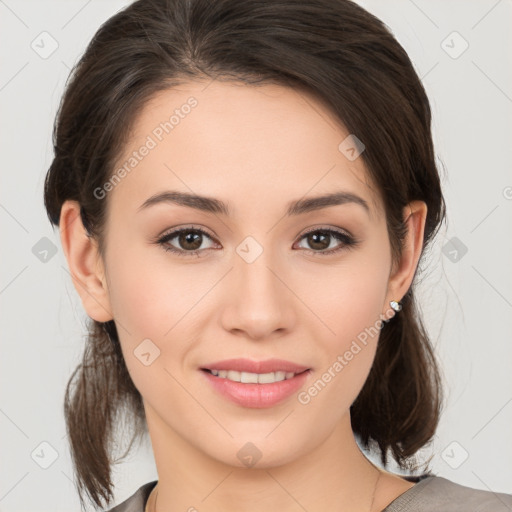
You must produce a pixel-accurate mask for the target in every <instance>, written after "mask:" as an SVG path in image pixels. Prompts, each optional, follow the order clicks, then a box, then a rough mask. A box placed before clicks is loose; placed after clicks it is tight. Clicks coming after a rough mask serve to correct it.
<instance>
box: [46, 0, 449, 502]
mask: <svg viewBox="0 0 512 512" xmlns="http://www.w3.org/2000/svg"><path fill="white" fill-rule="evenodd" d="M212 79H215V80H222V81H236V82H243V83H246V84H253V85H258V84H279V85H284V86H287V87H291V88H295V89H302V90H306V91H308V92H310V93H312V94H314V95H315V96H316V97H317V98H319V99H320V100H322V101H323V102H325V104H326V105H328V107H329V108H330V109H331V111H332V112H333V114H334V115H335V116H337V118H338V119H339V120H340V122H341V123H343V125H344V126H345V127H346V128H347V130H348V132H349V133H351V134H355V135H356V136H357V138H358V139H360V140H361V141H362V142H363V143H364V145H365V150H364V152H363V153H362V154H361V156H360V158H362V159H363V162H364V164H365V168H366V169H367V173H368V177H369V179H370V181H371V183H372V184H373V185H374V187H375V189H376V190H377V191H378V192H379V194H380V196H381V197H382V200H383V204H384V208H385V215H386V224H387V231H388V235H389V239H390V245H391V250H392V257H393V261H394V262H397V261H399V260H400V257H401V251H402V246H403V241H404V237H405V234H406V225H405V223H404V219H403V216H402V213H403V208H404V206H406V205H407V203H409V202H410V201H413V200H421V201H424V202H425V203H426V205H427V208H428V211H427V218H426V225H425V231H424V240H423V249H422V258H423V257H424V254H425V250H426V249H427V246H428V245H429V243H430V242H431V240H432V239H433V237H434V236H435V234H436V233H437V231H438V229H439V227H440V225H441V224H442V222H443V221H444V220H445V215H446V212H445V203H444V199H443V194H442V191H441V183H440V177H439V172H438V169H437V166H436V160H435V155H434V148H433V140H432V133H431V109H430V105H429V101H428V98H427V95H426V92H425V90H424V87H423V85H422V83H421V81H420V79H419V77H418V75H417V73H416V72H415V70H414V67H413V65H412V63H411V61H410V59H409V57H408V55H407V53H406V52H405V50H404V49H403V48H402V46H401V45H400V44H399V43H398V42H397V40H396V39H395V38H394V36H393V35H392V33H391V31H390V30H389V28H388V27H387V26H386V25H385V24H384V23H383V22H382V21H381V20H379V19H378V18H376V17H375V16H373V15H372V14H371V13H369V12H367V11H366V10H365V9H363V8H362V7H360V6H359V5H358V4H356V3H354V2H352V1H350V0H307V1H304V0H139V1H136V2H134V3H132V4H130V5H129V6H127V7H126V8H124V9H123V10H121V11H119V12H118V13H116V14H115V15H114V16H112V17H111V18H110V19H108V20H107V21H106V22H105V23H104V24H103V25H102V26H101V27H100V28H99V30H98V31H97V32H96V34H95V35H94V37H93V39H92V40H91V42H90V43H89V45H88V47H87V49H86V51H85V53H84V54H83V56H82V57H81V58H80V60H79V61H78V62H77V64H76V65H75V67H74V68H73V70H72V72H71V75H70V78H69V80H68V83H67V84H66V89H65V92H64V95H63V97H62V100H61V103H60V107H59V110H58V113H57V116H56V119H55V125H54V130H53V146H54V158H53V161H52V163H51V166H50V168H49V170H48V173H47V175H46V180H45V190H44V202H45V207H46V210H47V213H48V217H49V219H50V222H51V223H52V224H53V225H54V226H58V225H59V221H60V213H61V207H62V204H63V202H64V201H66V200H68V199H69V200H75V201H78V203H79V204H80V215H81V220H82V222H83V224H84V227H85V229H86V230H87V233H88V234H89V235H90V236H92V237H94V238H95V239H96V240H97V241H98V244H99V251H100V254H102V255H104V252H103V251H104V248H105V242H106V240H105V236H104V233H105V231H104V228H105V208H106V204H107V202H108V196H107V197H106V199H105V200H102V199H99V198H98V197H97V194H96V195H95V194H94V190H95V189H97V188H98V187H101V186H102V185H103V184H104V183H105V182H107V181H108V180H109V178H110V177H111V176H112V174H113V172H114V170H115V169H114V165H115V162H116V160H117V159H118V158H119V155H120V154H121V152H122V151H123V149H124V148H125V144H126V141H127V137H128V134H129V131H130V129H131V127H132V126H133V123H134V120H135V119H136V116H137V115H138V114H139V113H140V111H141V109H142V108H143V107H144V105H145V104H146V103H147V102H148V101H149V100H150V99H151V98H152V97H153V96H154V94H155V93H157V92H159V91H163V90H166V89H169V88H172V87H173V86H176V85H179V84H181V83H186V82H190V81H194V80H212ZM340 142H341V141H340ZM421 261H422V260H420V262H421ZM420 273H421V270H420V265H418V268H417V269H416V274H415V279H414V281H413V284H412V285H411V287H410V288H409V290H408V291H407V293H406V294H405V296H404V297H403V298H402V304H403V309H402V311H401V312H400V313H399V314H397V315H396V316H395V317H393V318H392V319H391V320H390V321H389V322H387V323H385V324H384V325H383V327H382V328H381V330H380V333H379V341H378V346H377V352H376V355H375V360H374V363H373V366H372V368H371V370H370V373H369V376H368V379H367V381H366V382H365V384H364V386H363V388H362V390H361V392H360V394H359V395H358V397H357V399H356V400H355V401H354V403H353V404H352V405H351V408H350V412H351V421H352V428H353V431H354V433H355V435H356V436H357V438H358V439H359V440H360V441H361V443H362V445H363V446H365V447H366V448H368V449H370V450H372V451H375V453H377V454H378V456H379V457H380V459H381V461H382V464H383V465H384V466H387V465H388V464H389V455H391V456H392V457H393V459H394V460H395V461H396V463H397V464H398V465H399V466H400V467H401V468H404V469H407V470H412V469H414V468H415V467H416V466H415V460H416V458H415V454H416V452H417V451H418V450H419V449H420V448H422V447H424V446H425V445H426V444H427V443H428V442H429V441H431V439H432V438H433V435H434V434H435V431H436V428H437V425H438V421H439V416H440V413H441V410H442V402H443V396H442V386H441V382H442V379H441V374H440V369H439V366H438V363H437V361H436V357H435V353H434V349H433V346H432V344H431V341H430V339H429V336H428V334H427V332H426V329H425V327H424V325H423V323H422V318H421V311H420V309H419V307H418V304H417V302H416V299H415V295H414V288H415V285H416V284H417V280H418V277H419V274H420ZM87 329H88V332H87V337H86V341H85V347H84V350H83V357H82V361H81V363H80V364H79V365H78V367H77V368H76V370H75V371H74V373H73V374H72V375H71V377H70V379H69V381H68V383H67V387H66V393H65V398H64V413H65V421H66V428H67V432H68V436H69V443H70V451H71V455H72V460H73V465H74V470H75V481H76V486H77V490H78V493H79V496H80V501H81V504H82V508H83V509H85V506H84V503H85V500H84V497H85V495H87V497H88V499H89V501H90V502H92V503H93V504H94V506H95V507H98V508H99V507H102V506H103V503H102V502H105V504H107V505H108V504H109V503H110V502H111V501H112V499H113V496H114V489H113V480H112V470H113V465H114V464H116V463H118V462H119V461H120V460H122V459H123V457H125V456H126V453H128V452H129V451H130V450H131V448H132V445H133V443H134V441H135V440H136V439H142V438H143V435H144V434H146V433H147V425H146V422H145V414H144V408H143V403H142V398H141V395H140V393H139V391H138V390H137V388H136V387H135V385H134V384H133V382H132V380H131V378H130V375H129V373H128V370H127V367H126V365H125V361H124V359H123V355H122V352H121V347H120V344H119V337H118V333H117V329H116V324H115V319H114V320H111V321H109V322H106V323H100V322H97V321H95V320H93V319H88V324H87ZM122 420H126V424H127V425H128V426H129V428H130V433H131V437H130V439H131V441H130V444H129V446H128V449H127V451H126V452H125V454H124V455H123V457H121V458H120V459H115V457H114V448H115V447H116V446H117V444H116V439H118V437H116V436H117V435H118V430H119V426H120V425H121V424H122ZM123 424H124V423H123Z"/></svg>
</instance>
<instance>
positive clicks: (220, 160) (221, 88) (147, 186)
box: [113, 81, 382, 216]
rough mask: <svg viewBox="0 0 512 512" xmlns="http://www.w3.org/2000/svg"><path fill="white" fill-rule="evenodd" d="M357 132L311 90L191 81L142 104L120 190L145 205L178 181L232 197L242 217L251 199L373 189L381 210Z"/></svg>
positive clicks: (372, 199) (376, 211) (123, 158)
mask: <svg viewBox="0 0 512 512" xmlns="http://www.w3.org/2000/svg"><path fill="white" fill-rule="evenodd" d="M349 135H350V134H349V132H348V131H347V130H346V128H345V127H344V126H343V124H342V123H341V122H340V121H339V119H338V118H337V117H336V116H335V115H334V114H333V112H332V111H331V110H330V109H329V108H328V106H327V105H326V103H325V102H323V101H322V100H319V99H318V98H316V97H315V96H313V95H312V94H310V93H308V92H307V91H306V90H303V89H295V88H294V89H292V88H290V87H284V86H281V85H276V84H265V85H258V86H254V85H246V84H243V83H240V82H219V81H213V82H189V83H183V84H181V85H180V86H176V87H173V88H171V89H167V90H164V91H160V92H158V93H157V94H155V95H154V96H153V97H152V98H151V99H150V100H149V101H148V102H147V103H146V104H145V105H144V107H143V108H142V110H141V111H140V112H139V114H138V116H137V118H136V119H135V120H134V122H133V125H132V129H131V133H130V136H129V138H128V140H127V142H126V145H125V151H124V152H123V154H122V155H120V158H119V159H118V160H117V162H116V166H115V169H119V168H121V167H124V168H125V170H127V171H128V172H125V173H124V174H125V175H126V178H124V179H123V180H122V181H123V183H120V185H119V186H116V187H115V190H114V191H113V195H114V196H124V197H126V196H127V195H129V196H130V197H131V198H132V199H133V201H134V202H137V204H138V205H140V204H141V203H142V202H143V201H144V200H145V199H147V197H148V195H150V194H154V193H156V192H161V191H163V190H164V189H166V188H167V189H172V190H177V189H178V190H182V191H186V192H193V193H196V194H202V195H208V196H215V197H218V198H229V199H226V202H229V203H230V210H232V211H233V212H234V214H235V215H236V213H237V208H240V206H243V203H244V200H245V199H248V198H250V197H255V198H256V197H259V198H260V199H261V198H262V197H263V198H265V201H266V202H267V203H268V202H272V201H281V203H283V202H286V203H288V202H289V200H290V199H297V198H300V197H303V196H312V195H319V194H325V193H330V192H332V191H333V190H336V191H338V190H344V191H346V192H351V193H354V194H357V195H359V196H364V197H365V199H366V201H367V202H368V203H369V205H370V208H371V214H372V216H373V215H380V212H381V208H382V205H381V202H380V198H379V194H378V193H377V191H376V190H375V187H374V186H373V185H372V183H371V181H370V178H369V176H368V174H367V171H366V168H365V166H364V162H363V159H362V158H361V157H359V158H356V159H355V160H354V159H349V158H347V155H346V153H344V152H343V151H342V149H343V148H344V147H345V145H344V144H346V142H344V141H346V140H347V137H349ZM340 144H341V149H340ZM144 148H149V149H144ZM141 153H144V155H143V156H141ZM115 169H114V172H115ZM130 202H132V201H130ZM260 205H261V204H260Z"/></svg>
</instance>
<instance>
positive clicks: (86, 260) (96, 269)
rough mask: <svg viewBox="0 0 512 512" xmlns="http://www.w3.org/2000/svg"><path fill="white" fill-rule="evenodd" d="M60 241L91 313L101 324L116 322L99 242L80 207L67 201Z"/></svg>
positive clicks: (87, 308)
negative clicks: (93, 236)
mask: <svg viewBox="0 0 512 512" xmlns="http://www.w3.org/2000/svg"><path fill="white" fill-rule="evenodd" d="M59 229H60V239H61V243H62V249H63V251H64V255H65V256H66V260H67V262H68V267H69V270H70V273H71V278H72V280H73V284H74V286H75V289H76V291H77V292H78V295H80V298H81V299H82V304H83V306H84V309H85V311H86V312H87V314H88V315H89V316H90V317H91V318H92V319H93V320H96V321H98V322H107V321H109V320H112V319H113V315H112V313H111V308H110V301H109V297H108V288H107V283H106V279H105V272H104V267H103V262H102V259H101V257H100V254H99V252H98V244H97V241H96V240H95V239H94V238H92V237H90V236H89V235H88V234H87V232H86V230H85V228H84V225H83V223H82V218H81V216H80V204H79V203H78V202H77V201H65V202H64V204H63V205H62V209H61V213H60V222H59Z"/></svg>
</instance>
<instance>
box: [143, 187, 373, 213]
mask: <svg viewBox="0 0 512 512" xmlns="http://www.w3.org/2000/svg"><path fill="white" fill-rule="evenodd" d="M160 203H171V204H177V205H180V206H186V207H189V208H194V209H196V210H200V211H203V212H206V213H214V214H221V215H225V216H227V217H230V216H231V212H230V208H229V206H228V205H227V204H226V203H224V202H223V201H221V200H220V199H215V198H213V197H208V196H199V195H196V194H190V193H188V192H177V191H165V192H159V193H157V194H155V195H153V196H151V197H150V198H149V199H146V201H144V203H143V204H142V205H141V206H140V207H139V208H138V210H137V211H140V210H143V209H145V208H149V207H150V206H154V205H156V204H160ZM349 203H352V204H358V205H360V206H362V207H363V208H364V209H365V210H366V212H367V213H368V214H369V213H370V207H369V206H368V203H367V202H366V201H365V200H364V199H363V198H362V197H359V196H357V195H355V194H353V193H351V192H334V193H331V194H327V195H323V196H317V197H309V198H305V199H298V200H296V201H291V202H289V203H288V204H287V210H286V216H288V217H290V216H292V215H300V214H303V213H308V212H311V211H314V210H320V209H322V208H328V207H329V206H338V205H343V204H349Z"/></svg>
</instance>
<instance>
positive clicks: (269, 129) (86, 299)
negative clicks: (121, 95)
mask: <svg viewBox="0 0 512 512" xmlns="http://www.w3.org/2000/svg"><path fill="white" fill-rule="evenodd" d="M190 96H194V97H195V98H196V99H197V101H198V105H197V106H196V107H195V108H194V109H192V110H191V112H190V114H188V115H187V116H185V117H184V118H183V119H181V120H180V123H179V125H177V126H176V127H175V128H174V129H173V131H172V132H170V133H169V134H167V135H165V137H164V138H163V140H162V141H161V142H159V143H158V145H157V147H155V148H154V149H152V150H151V151H150V152H149V154H148V155H147V156H146V157H145V158H144V159H143V160H142V161H141V162H140V163H139V164H138V165H137V167H136V169H134V170H133V171H132V172H131V173H130V174H128V175H127V176H126V177H125V178H123V179H122V180H121V182H120V183H119V184H118V185H117V186H116V187H115V188H114V189H113V190H111V191H110V192H108V195H107V197H106V199H104V200H106V201H107V204H108V215H107V221H106V253H105V257H104V259H102V258H101V257H100V256H99V253H98V247H97V243H96V241H95V240H94V239H93V238H88V237H87V236H86V235H85V231H84V228H83V226H82V223H81V221H80V218H79V216H78V204H77V203H76V202H74V201H66V202H65V204H64V206H63V208H62V212H61V223H60V229H61V240H62V246H63V250H64V253H65V256H66V258H67V261H68V264H69V267H70V271H71V274H72V276H73V282H74V284H75V287H76V289H77V291H78V293H79V294H80V297H81V300H82V303H83V305H84V308H85V310H86V312H87V313H88V315H89V316H90V317H91V318H93V319H95V320H97V321H100V322H106V321H108V320H111V319H114V320H115V321H116V325H117V326H118V332H119V336H120V341H121V346H122V350H123V354H124V357H125V360H126V364H127V367H128V369H129V372H130V375H131V377H132V379H133V382H134V384H135V386H136V387H137V389H138V390H139V391H140V393H141V395H142V397H143V400H144V406H145V412H146V418H147V422H148V428H149V433H150V437H151V442H152V446H153V451H154V455H155V462H156V467H157V471H158V476H159V483H158V487H157V488H158V496H157V502H156V510H157V511H158V512H161V511H164V510H165V511H166V512H173V511H178V510H179V511H183V510H189V509H190V507H195V508H196V509H197V510H200V511H201V512H203V511H209V512H210V511H211V512H217V511H219V512H220V511H223V512H226V511H235V510H244V511H247V512H253V511H261V510H280V511H282V512H288V511H299V510H304V509H306V510H308V511H309V512H314V511H320V510H322V511H325V510H333V511H334V510H336V511H339V510H346V511H349V510H350V511H368V510H370V506H371V510H375V511H376V510H382V509H383V508H384V507H385V506H386V505H388V504H389V503H390V502H391V501H393V500H394V499H395V498H396V497H398V496H399V495H400V494H402V493H403V492H405V491H406V490H408V489H409V488H410V487H412V486H413V484H412V483H410V482H407V481H405V480H403V479H402V478H400V477H398V476H396V475H393V474H391V473H389V472H386V471H382V470H380V469H377V467H376V466H374V465H373V464H371V463H370V462H369V461H368V460H367V458H366V457H365V456H364V455H363V454H362V453H361V451H360V450H359V448H358V446H357V444H356V441H355V439H354V435H353V432H352V429H351V427H350V412H349V407H350V405H351V404H352V402H353V401H354V400H355V398H356V397H357V395H358V394H359V392H360V390H361V388H362V387H363V384H364V382H365V380H366V378H367V376H368V373H369V371H370V368H371V365H372V362H373V359H374V356H375V350H376V346H377V342H378V337H377V336H374V337H373V338H370V339H369V341H368V343H367V345H366V346H365V347H364V348H363V349H362V350H361V351H360V352H359V353H358V354H357V355H356V356H354V358H353V359H352V360H351V361H350V362H349V364H347V366H345V367H344V368H343V371H341V372H339V373H338V374H336V377H335V378H333V379H332V380H331V381H330V382H329V383H328V384H327V385H326V386H325V388H324V389H323V390H322V391H321V392H320V393H318V394H317V396H315V397H314V398H313V399H312V400H311V401H310V402H309V403H308V404H306V405H303V404H301V403H299V402H298V400H297V396H296V395H293V396H292V397H290V398H289V399H287V400H286V401H284V402H282V403H280V404H278V405H276V406H274V407H271V408H267V409H251V408H246V407H242V406H239V405H236V404H234V403H232V402H230V401H228V400H227V399H225V398H224V397H222V396H220V395H219V394H218V393H217V392H216V391H215V390H213V389H212V387H211V386H209V385H207V384H205V379H204V375H202V374H201V372H200V370H199V368H200V367H201V366H205V365H207V363H209V362H210V363H211V362H213V361H218V360H221V359H228V358H236V357H246V358H250V359H254V360H262V359H268V358H273V357H276V358H280V359H286V360H290V361H293V362H295V363H298V364H303V365H306V366H307V367H310V368H312V370H311V374H310V375H309V377H308V380H307V382H306V384H305V385H304V387H303V388H302V390H304V389H307V388H309V387H310V386H311V385H312V384H313V383H314V382H315V381H316V380H317V379H319V378H320V377H321V376H322V374H323V373H324V372H325V371H326V370H327V369H328V368H329V367H332V365H333V363H334V362H335V361H336V358H337V357H338V355H340V354H344V353H345V351H346V350H348V349H349V347H350V346H351V343H352V342H353V340H355V339H356V337H357V335H358V334H359V333H360V332H362V331H364V329H365V328H368V327H370V326H373V325H375V324H376V321H377V320H378V319H379V318H382V317H381V315H388V316H389V311H390V307H389V301H390V300H400V299H401V298H402V297H403V295H404V294H405V293H406V291H407V290H408V288H409V287H410V285H411V282H412V280H413V277H414V272H415V270H416V267H417V264H418V260H419V257H420V255H421V246H422V240H423V232H424V225H425V217H426V205H425V204H424V203H423V202H419V201H415V202H412V203H410V204H409V205H408V206H407V208H405V209H404V218H405V219H407V227H408V234H407V238H406V240H405V246H404V249H403V253H402V258H401V260H400V262H397V264H396V265H395V264H393V263H392V260H391V248H390V243H389V239H388V234H387V229H386V222H385V217H384V214H383V207H382V200H381V198H380V195H379V193H378V192H377V191H376V190H375V187H373V186H372V185H371V183H370V182H369V178H368V176H367V173H366V169H365V167H364V163H363V160H362V158H357V159H355V160H354V161H350V160H349V159H347V158H346V157H345V155H344V154H343V153H342V152H340V150H339V149H338V146H339V144H340V142H341V141H343V140H344V139H345V138H346V137H347V136H348V134H349V133H348V132H347V130H346V129H345V128H344V127H343V125H341V123H340V122H339V121H338V120H337V119H336V118H335V117H334V116H333V114H332V113H331V112H330V111H329V109H328V107H327V105H325V104H324V103H322V102H321V101H319V100H317V99H315V98H314V97H313V96H310V95H309V94H308V93H306V92H303V91H301V92H299V91H298V90H292V89H290V88H286V87H281V86H277V85H264V86H258V87H256V86H247V85H243V84H240V83H233V82H231V83H226V82H212V83H211V84H210V85H208V87H205V83H201V82H193V83H188V84H185V85H182V86H180V87H179V88H174V89H172V90H166V91H163V92H161V93H159V94H157V95H156V96H155V97H153V98H152V99H151V101H149V102H148V103H147V104H146V105H145V107H144V109H143V110H142V112H141V113H140V115H139V116H138V118H137V119H136V121H135V123H134V126H133V130H132V132H131V136H130V139H129V140H128V141H127V144H126V148H125V149H126V151H125V153H124V154H123V155H120V158H119V161H118V165H122V163H123V162H124V161H125V160H126V159H127V158H128V157H129V156H130V154H131V153H132V152H133V151H134V150H137V149H138V148H140V146H141V145H142V144H143V143H144V141H145V140H146V138H147V136H148V135H149V134H151V133H152V131H153V130H154V129H155V127H156V126H158V125H159V123H161V122H162V121H164V120H165V119H167V118H168V116H169V114H167V113H168V112H172V111H173V110H174V109H176V108H179V107H180V106H181V105H183V104H185V103H186V101H187V99H188V98H189V97H190ZM164 164H165V165H164ZM164 190H178V191H184V192H193V193H196V194H201V195H207V196H210V197H215V198H218V199H221V200H223V201H225V202H227V203H228V204H229V206H230V208H232V210H233V215H232V217H227V216H223V215H221V214H212V213H205V212H200V211H198V210H194V209H191V208H187V207H184V206H179V205H175V204H169V203H162V204H158V205H154V206H152V207H150V208H146V209H143V210H141V211H138V208H139V206H140V205H141V204H142V203H143V202H144V201H145V200H146V199H148V198H149V197H151V196H152V195H154V194H156V193H158V192H161V191H164ZM335 190H343V191H349V192H352V193H354V194H357V195H358V196H360V197H361V198H363V199H365V201H367V203H368V205H369V206H370V212H369V213H367V212H366V211H365V209H364V208H362V207H361V206H360V205H357V204H354V203H347V204H344V205H337V206H331V207H328V208H324V209H321V210H317V211H313V212H309V213H306V214H302V215H299V216H296V217H286V216H285V215H284V212H285V205H286V204H287V203H288V202H289V201H292V200H296V199H300V198H303V197H312V196H316V195H321V194H325V193H329V192H333V191H335ZM190 224H193V227H196V228H197V227H199V228H202V229H203V230H205V231H207V232H208V233H209V234H210V235H211V238H208V237H203V239H202V240H203V243H202V244H201V245H200V249H201V250H202V251H203V254H202V257H200V258H197V257H190V256H185V257H180V256H178V255H175V254H173V253H171V252H166V251H165V250H164V249H163V247H162V246H159V245H158V244H156V243H154V240H155V239H156V238H157V237H158V236H159V235H161V234H165V232H169V231H170V230H171V228H176V227H184V226H189V225H190ZM313 227H318V228H324V229H325V228H331V229H338V230H342V231H343V230H344V231H346V232H349V233H350V234H351V235H352V236H354V237H355V238H357V239H358V240H359V243H358V244H357V245H356V246H353V247H348V248H347V247H344V248H343V249H342V250H341V251H339V252H337V253H334V254H330V255H322V254H320V253H321V251H322V249H321V248H320V249H319V248H318V247H319V246H315V245H312V243H308V238H307V237H304V236H303V235H304V233H305V232H306V231H307V230H308V229H310V228H313ZM247 236H251V237H253V238H254V239H255V240H256V241H257V242H258V244H259V245H260V246H261V248H262V249H263V252H262V254H261V255H260V256H259V257H258V258H257V259H256V260H255V261H254V262H252V263H248V262H247V261H245V260H244V259H243V258H241V257H240V256H239V255H238V253H237V252H236V248H237V247H238V246H239V244H240V243H241V242H242V241H243V240H244V239H245V238H246V237H247ZM329 243H330V245H328V247H329V249H330V248H334V247H339V246H340V245H343V242H340V241H338V240H336V239H335V238H331V239H330V242H329V240H328V241H327V243H326V247H327V244H329ZM167 244H168V245H169V244H171V245H173V246H174V247H175V248H180V249H182V250H183V251H186V250H187V248H188V250H189V251H190V248H189V247H190V245H189V246H186V245H184V244H183V243H182V244H181V245H180V243H179V239H178V238H174V239H173V241H172V243H171V242H168V243H167ZM308 249H309V252H307V250H308ZM315 251H316V253H315ZM324 251H325V249H324ZM121 326H122V327H121ZM148 338H149V339H150V340H151V341H152V343H154V345H156V346H157V347H158V348H159V350H160V355H159V357H157V358H156V359H155V360H154V361H153V362H152V364H150V365H149V366H146V365H144V364H142V363H141V361H140V360H139V359H138V358H137V357H136V356H135V355H134V350H135V349H136V348H137V347H138V346H139V345H140V343H141V342H142V340H144V339H148ZM247 442H251V443H253V444H254V445H255V446H256V447H257V448H258V450H259V451H260V452H261V454H262V456H261V459H260V460H259V461H258V463H257V464H256V465H255V466H254V467H252V468H247V467H245V466H244V464H243V463H242V462H241V461H240V460H239V459H238V457H237V452H238V451H239V450H240V449H241V448H242V447H243V446H244V445H245V444H246V443H247ZM379 475H380V478H379V479H378V487H377V489H376V493H375V498H374V501H373V505H372V504H371V502H372V493H373V490H374V487H375V484H376V482H377V478H378V476H379ZM190 510H193V509H190Z"/></svg>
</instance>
